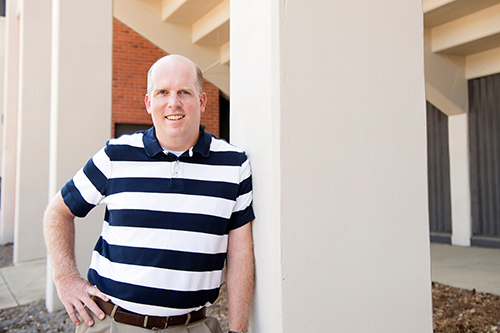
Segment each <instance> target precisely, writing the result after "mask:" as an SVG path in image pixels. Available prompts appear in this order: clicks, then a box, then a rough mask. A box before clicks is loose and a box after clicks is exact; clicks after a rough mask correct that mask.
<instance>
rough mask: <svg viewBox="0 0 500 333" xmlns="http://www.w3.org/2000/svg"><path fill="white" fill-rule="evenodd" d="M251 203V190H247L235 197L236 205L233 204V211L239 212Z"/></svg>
mask: <svg viewBox="0 0 500 333" xmlns="http://www.w3.org/2000/svg"><path fill="white" fill-rule="evenodd" d="M250 203H252V192H248V193H245V194H242V195H240V196H239V197H238V198H237V199H236V205H234V210H233V211H234V212H239V211H242V210H245V209H246V208H247V207H248V206H250Z"/></svg>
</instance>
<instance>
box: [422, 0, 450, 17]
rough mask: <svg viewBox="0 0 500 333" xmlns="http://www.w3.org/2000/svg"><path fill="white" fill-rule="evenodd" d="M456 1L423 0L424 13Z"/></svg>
mask: <svg viewBox="0 0 500 333" xmlns="http://www.w3.org/2000/svg"><path fill="white" fill-rule="evenodd" d="M455 1H456V0H423V1H422V8H423V10H424V14H427V13H429V12H430V11H433V10H435V9H437V8H440V7H443V6H445V5H448V4H450V3H452V2H455Z"/></svg>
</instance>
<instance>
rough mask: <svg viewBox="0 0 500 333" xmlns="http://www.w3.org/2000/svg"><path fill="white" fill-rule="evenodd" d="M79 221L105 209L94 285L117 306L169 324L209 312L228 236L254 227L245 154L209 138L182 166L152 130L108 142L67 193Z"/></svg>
mask: <svg viewBox="0 0 500 333" xmlns="http://www.w3.org/2000/svg"><path fill="white" fill-rule="evenodd" d="M61 193H62V196H63V198H64V202H65V203H66V205H67V206H68V207H69V208H70V210H71V212H72V213H73V214H75V215H76V216H79V217H83V216H85V215H87V213H88V212H89V211H90V210H91V209H92V208H93V207H94V206H95V205H98V204H105V205H106V214H105V217H104V223H103V228H102V232H101V235H100V237H99V240H98V242H97V244H96V246H95V249H94V251H93V253H92V261H91V264H90V268H89V272H88V279H89V281H90V283H92V284H95V285H96V286H97V287H98V288H99V290H101V291H102V292H103V293H105V294H106V295H107V296H108V297H109V298H110V299H111V300H112V301H113V302H114V303H115V304H117V305H119V306H121V307H123V308H125V309H127V310H129V311H133V312H136V313H141V314H146V315H151V316H172V315H179V314H184V313H187V312H190V311H193V310H197V309H199V308H201V307H203V306H208V305H210V304H212V303H213V302H214V301H215V300H216V299H217V297H218V295H219V289H220V286H221V284H222V281H223V272H222V270H223V266H224V261H225V258H226V250H227V240H228V233H229V231H230V230H232V229H236V228H238V227H241V226H243V225H245V224H246V223H248V222H250V221H252V220H253V219H254V213H253V209H252V176H251V171H250V165H249V160H248V158H247V156H246V154H245V152H244V151H242V150H240V149H238V148H236V147H234V146H232V145H230V144H228V143H227V142H225V141H224V140H221V139H217V138H216V137H215V136H213V135H212V134H209V133H206V132H205V131H204V130H203V129H202V128H201V127H200V138H199V140H198V142H197V143H196V145H195V146H194V147H193V148H191V149H190V150H189V151H186V152H184V153H183V154H182V155H181V156H179V157H177V156H175V155H174V154H171V153H168V152H164V151H163V148H162V147H161V146H160V144H159V142H158V140H157V139H156V136H155V132H154V128H151V129H149V130H147V131H143V132H137V133H135V134H132V135H124V136H121V137H120V138H118V139H112V140H110V141H108V143H107V144H106V147H104V148H103V149H102V150H100V151H99V152H98V153H97V154H96V155H94V157H93V158H92V159H91V160H89V161H88V162H87V164H86V165H85V166H84V167H83V168H82V169H81V170H80V171H78V173H77V174H76V175H75V176H74V177H73V179H72V180H70V181H69V182H68V183H66V185H65V186H64V187H63V189H62V190H61Z"/></svg>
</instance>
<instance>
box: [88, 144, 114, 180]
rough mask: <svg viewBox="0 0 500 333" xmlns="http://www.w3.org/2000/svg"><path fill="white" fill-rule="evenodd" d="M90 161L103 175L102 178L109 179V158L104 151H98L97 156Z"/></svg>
mask: <svg viewBox="0 0 500 333" xmlns="http://www.w3.org/2000/svg"><path fill="white" fill-rule="evenodd" d="M92 161H93V162H94V165H95V166H96V167H97V168H98V169H99V170H100V171H101V172H102V173H103V174H104V176H106V178H109V176H110V175H111V164H110V161H109V156H108V155H107V154H106V152H105V151H104V148H102V149H101V150H99V151H98V152H97V154H95V155H94V157H92Z"/></svg>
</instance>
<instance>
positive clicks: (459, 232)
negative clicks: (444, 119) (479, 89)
mask: <svg viewBox="0 0 500 333" xmlns="http://www.w3.org/2000/svg"><path fill="white" fill-rule="evenodd" d="M448 136H449V147H450V187H451V230H452V235H451V243H452V244H453V245H462V246H470V238H471V236H472V217H471V193H470V165H469V140H468V138H469V125H468V115H467V114H465V113H464V114H460V115H455V116H449V117H448Z"/></svg>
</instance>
